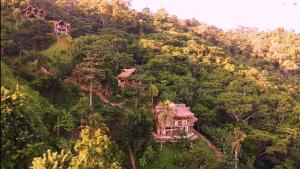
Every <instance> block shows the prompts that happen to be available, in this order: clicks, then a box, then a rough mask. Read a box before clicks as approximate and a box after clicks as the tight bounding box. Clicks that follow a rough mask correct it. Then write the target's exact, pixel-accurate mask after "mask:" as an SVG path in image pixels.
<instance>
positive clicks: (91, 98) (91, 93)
mask: <svg viewBox="0 0 300 169" xmlns="http://www.w3.org/2000/svg"><path fill="white" fill-rule="evenodd" d="M92 103H93V92H92V82H90V109H92Z"/></svg>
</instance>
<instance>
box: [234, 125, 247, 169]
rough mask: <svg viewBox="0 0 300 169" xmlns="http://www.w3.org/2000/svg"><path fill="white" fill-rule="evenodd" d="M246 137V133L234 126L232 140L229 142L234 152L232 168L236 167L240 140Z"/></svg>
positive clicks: (236, 168)
mask: <svg viewBox="0 0 300 169" xmlns="http://www.w3.org/2000/svg"><path fill="white" fill-rule="evenodd" d="M245 138H246V134H245V133H244V132H243V131H241V129H239V128H235V129H234V131H233V142H232V144H231V146H232V151H233V154H234V168H235V169H238V161H239V159H238V157H239V153H240V151H241V142H242V141H243V140H244V139H245Z"/></svg>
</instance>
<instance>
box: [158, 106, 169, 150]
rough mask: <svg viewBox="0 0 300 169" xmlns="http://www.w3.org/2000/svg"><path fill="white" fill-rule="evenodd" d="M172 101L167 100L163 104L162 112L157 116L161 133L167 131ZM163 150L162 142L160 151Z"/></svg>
mask: <svg viewBox="0 0 300 169" xmlns="http://www.w3.org/2000/svg"><path fill="white" fill-rule="evenodd" d="M170 103H171V102H170V101H169V100H166V101H164V102H162V111H161V112H160V113H159V114H158V115H157V121H158V127H159V129H160V133H161V132H162V131H165V129H166V128H165V127H166V120H167V117H168V113H169V110H170ZM161 150H162V140H161V142H160V151H161Z"/></svg>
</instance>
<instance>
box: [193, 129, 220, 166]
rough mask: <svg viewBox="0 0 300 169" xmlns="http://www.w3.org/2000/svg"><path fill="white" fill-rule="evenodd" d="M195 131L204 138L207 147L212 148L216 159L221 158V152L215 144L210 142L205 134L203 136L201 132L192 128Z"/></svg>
mask: <svg viewBox="0 0 300 169" xmlns="http://www.w3.org/2000/svg"><path fill="white" fill-rule="evenodd" d="M192 130H193V131H194V132H195V133H197V135H198V136H199V137H200V138H201V139H202V140H204V141H205V142H206V143H207V145H208V147H209V148H211V149H212V151H213V152H214V155H215V157H216V158H217V159H218V160H221V158H222V153H221V152H220V151H219V150H218V149H217V148H216V146H215V145H214V144H213V143H211V142H210V141H209V140H208V139H207V138H206V137H205V136H203V135H202V134H201V133H199V132H198V131H196V130H195V129H194V128H193V129H192Z"/></svg>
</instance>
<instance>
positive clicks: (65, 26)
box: [53, 20, 71, 35]
mask: <svg viewBox="0 0 300 169" xmlns="http://www.w3.org/2000/svg"><path fill="white" fill-rule="evenodd" d="M53 29H54V32H55V33H56V34H62V35H69V31H70V29H71V25H70V24H69V23H67V22H65V21H63V20H60V21H58V22H54V25H53Z"/></svg>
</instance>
